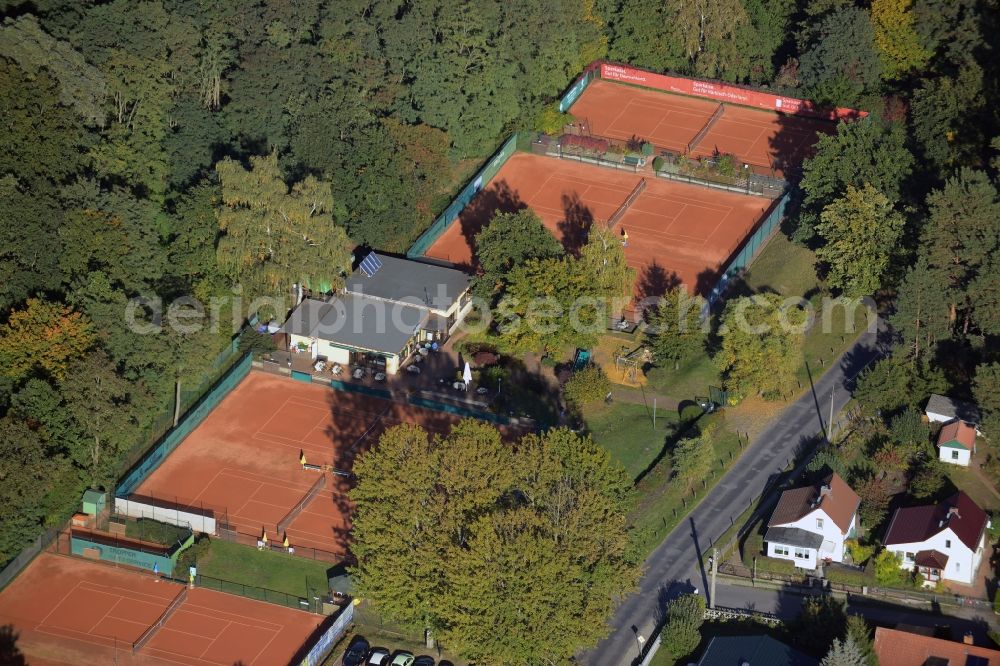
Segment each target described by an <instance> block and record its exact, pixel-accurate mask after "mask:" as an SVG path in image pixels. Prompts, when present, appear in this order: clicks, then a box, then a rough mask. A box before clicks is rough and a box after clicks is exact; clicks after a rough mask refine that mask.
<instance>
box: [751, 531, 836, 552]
mask: <svg viewBox="0 0 1000 666" xmlns="http://www.w3.org/2000/svg"><path fill="white" fill-rule="evenodd" d="M764 541H766V542H768V543H780V544H784V545H786V546H798V547H799V548H813V549H817V550H818V549H819V547H820V546H822V545H823V535H822V534H817V533H816V532H808V531H806V530H804V529H801V528H798V527H769V528H767V533H766V534H764Z"/></svg>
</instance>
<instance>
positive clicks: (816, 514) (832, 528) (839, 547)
mask: <svg viewBox="0 0 1000 666" xmlns="http://www.w3.org/2000/svg"><path fill="white" fill-rule="evenodd" d="M817 520H822V521H823V524H822V527H821V526H820V525H819V523H817ZM851 522H852V524H853V522H854V517H853V516H852V517H851ZM778 527H797V528H799V529H801V530H805V531H807V532H812V533H814V534H822V535H823V542H824V543H826V542H830V543H832V544H833V550H832V554H831V555H829V557H830V559H832V560H833V561H834V562H843V561H844V541H845V539H846V538H847V534H846V532H841V531H840V527H838V526H837V523H835V522H833V519H832V518H830V516H829V515H828V514H827V513H826V511H824V510H823V507H822V506H820V507H819V508H818V509H816V510H814V511H811V512H809V513H808V514H806V515H805V516H803V517H802V518H799V519H798V520H796V521H795V522H793V523H787V524H784V525H779V526H778ZM823 557H824V558H825V557H827V555H826V554H825V553H824V554H823Z"/></svg>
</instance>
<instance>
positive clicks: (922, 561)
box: [913, 550, 948, 569]
mask: <svg viewBox="0 0 1000 666" xmlns="http://www.w3.org/2000/svg"><path fill="white" fill-rule="evenodd" d="M913 561H914V562H915V563H916V565H917V566H918V567H930V568H931V569H944V568H945V567H946V566H948V556H947V555H945V554H944V553H941V552H938V551H936V550H921V551H920V552H918V553H917V554H916V556H915V557H914V558H913Z"/></svg>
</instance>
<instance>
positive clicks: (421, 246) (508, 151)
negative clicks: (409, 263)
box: [406, 133, 518, 259]
mask: <svg viewBox="0 0 1000 666" xmlns="http://www.w3.org/2000/svg"><path fill="white" fill-rule="evenodd" d="M517 137H518V135H517V133H515V134H513V135H511V137H510V138H509V139H507V141H505V142H504V144H503V146H501V148H500V150H499V151H497V153H496V154H495V155H494V156H493V157H492V159H490V161H489V162H487V163H486V166H484V167H483V168H482V169H480V170H479V173H477V174H476V177H475V178H473V179H472V180H471V181H469V183H468V184H467V185H466V186H465V187H464V188H462V191H461V192H459V194H458V196H457V197H455V199H454V200H453V201H452V202H451V203H450V204H449V205H448V207H447V208H445V209H444V212H443V213H441V214H440V215H438V217H437V219H436V220H434V224H432V225H431V226H430V228H428V229H427V231H425V232H424V233H422V234H421V235H420V238H418V239H417V240H416V242H415V243H414V244H413V247H411V248H410V249H409V250H408V251H407V252H406V256H407V257H408V258H410V259H416V258H418V257H422V256H424V255H425V254H427V250H428V249H429V248H430V246H431V245H433V244H434V241H436V240H437V239H438V238H439V237H440V236H441V234H443V233H444V232H445V231H446V230H447V229H448V227H450V226H451V225H452V224H453V223H454V222H455V220H456V219H457V218H458V215H459V213H461V212H462V210H463V209H464V208H465V207H466V206H467V205H468V204H469V202H470V201H472V198H473V197H474V196H476V195H477V194H478V193H479V192H480V190H482V189H483V188H484V187H486V186H487V185H489V183H490V181H491V180H493V177H494V176H496V175H497V172H498V171H500V168H501V167H502V166H503V165H504V164H506V163H507V160H509V159H510V156H511V155H513V154H514V152H515V151H516V150H517V141H518V138H517Z"/></svg>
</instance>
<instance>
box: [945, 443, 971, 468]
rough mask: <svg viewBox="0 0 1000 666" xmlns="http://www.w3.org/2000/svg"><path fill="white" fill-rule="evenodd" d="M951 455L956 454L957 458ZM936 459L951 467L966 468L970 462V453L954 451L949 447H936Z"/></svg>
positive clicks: (966, 450)
mask: <svg viewBox="0 0 1000 666" xmlns="http://www.w3.org/2000/svg"><path fill="white" fill-rule="evenodd" d="M953 453H957V454H958V457H957V458H956V457H954V456H953ZM938 459H939V460H941V462H946V463H949V464H951V465H961V466H962V467H968V466H969V463H970V462H971V460H972V452H971V451H969V450H968V449H956V448H953V447H951V446H941V447H938Z"/></svg>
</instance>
